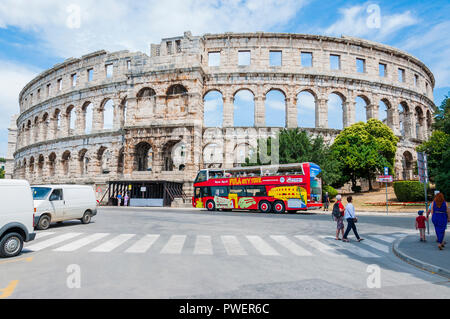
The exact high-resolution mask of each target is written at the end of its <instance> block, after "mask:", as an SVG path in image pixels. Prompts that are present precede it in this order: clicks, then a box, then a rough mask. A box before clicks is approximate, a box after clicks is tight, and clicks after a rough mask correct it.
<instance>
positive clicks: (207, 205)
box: [206, 200, 216, 212]
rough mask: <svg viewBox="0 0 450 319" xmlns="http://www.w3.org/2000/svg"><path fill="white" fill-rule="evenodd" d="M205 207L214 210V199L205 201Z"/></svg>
mask: <svg viewBox="0 0 450 319" xmlns="http://www.w3.org/2000/svg"><path fill="white" fill-rule="evenodd" d="M206 209H207V210H209V211H210V212H212V211H214V210H216V204H215V203H214V201H212V200H209V201H207V202H206Z"/></svg>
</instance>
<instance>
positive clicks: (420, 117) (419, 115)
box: [415, 106, 424, 139]
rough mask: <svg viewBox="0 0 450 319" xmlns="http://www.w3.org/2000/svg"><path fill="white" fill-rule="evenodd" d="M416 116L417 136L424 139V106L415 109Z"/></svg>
mask: <svg viewBox="0 0 450 319" xmlns="http://www.w3.org/2000/svg"><path fill="white" fill-rule="evenodd" d="M415 116H416V138H417V139H422V138H423V133H424V132H423V126H424V115H423V111H422V108H421V107H419V106H417V107H416V109H415Z"/></svg>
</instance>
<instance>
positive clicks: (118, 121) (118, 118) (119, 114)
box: [113, 99, 123, 130]
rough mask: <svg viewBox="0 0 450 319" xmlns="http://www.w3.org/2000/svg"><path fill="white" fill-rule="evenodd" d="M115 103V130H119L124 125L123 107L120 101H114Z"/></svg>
mask: <svg viewBox="0 0 450 319" xmlns="http://www.w3.org/2000/svg"><path fill="white" fill-rule="evenodd" d="M113 103H114V120H113V129H114V130H118V129H120V128H121V127H122V126H123V125H122V123H123V108H122V107H123V105H121V104H120V99H113Z"/></svg>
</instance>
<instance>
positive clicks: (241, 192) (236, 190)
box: [230, 186, 247, 197]
mask: <svg viewBox="0 0 450 319" xmlns="http://www.w3.org/2000/svg"><path fill="white" fill-rule="evenodd" d="M230 193H231V194H237V195H238V197H242V196H247V192H246V191H245V187H243V186H231V189H230Z"/></svg>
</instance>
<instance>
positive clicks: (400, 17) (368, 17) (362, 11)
mask: <svg viewBox="0 0 450 319" xmlns="http://www.w3.org/2000/svg"><path fill="white" fill-rule="evenodd" d="M378 8H380V11H379V14H380V15H379V17H380V19H379V24H378V23H376V22H374V21H377V20H376V19H375V20H373V16H374V15H376V14H377V12H374V11H368V10H367V9H368V5H357V6H352V7H347V8H340V9H339V13H340V14H341V18H340V19H339V20H337V21H336V22H335V23H333V24H332V25H331V26H329V27H328V28H327V29H325V30H324V33H325V34H329V35H334V36H340V35H342V34H344V35H350V36H356V37H364V38H368V39H373V40H375V41H382V40H385V39H387V38H389V37H390V36H392V35H394V34H395V32H397V31H399V30H400V29H403V28H406V27H409V26H411V25H415V24H417V23H418V22H419V20H418V19H417V18H416V17H415V16H414V15H413V14H412V13H411V12H410V11H405V12H403V13H398V14H392V15H388V14H384V12H383V8H382V7H378Z"/></svg>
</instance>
